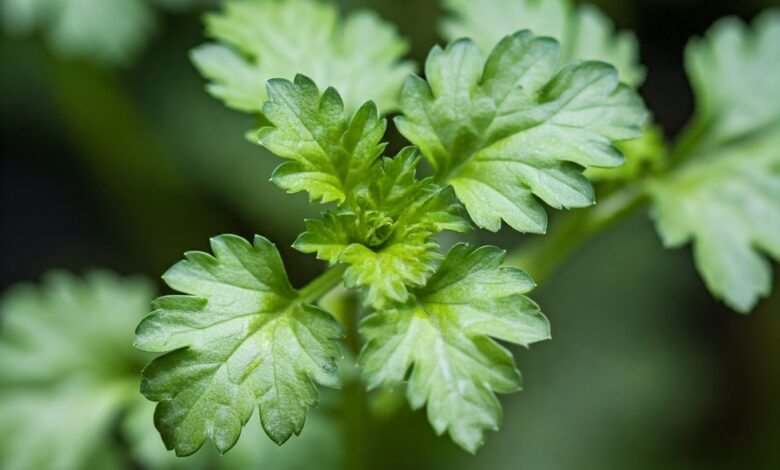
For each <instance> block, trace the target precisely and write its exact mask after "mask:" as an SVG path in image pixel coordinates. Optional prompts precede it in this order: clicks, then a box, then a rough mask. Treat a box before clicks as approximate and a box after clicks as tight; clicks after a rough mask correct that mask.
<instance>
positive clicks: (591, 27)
mask: <svg viewBox="0 0 780 470" xmlns="http://www.w3.org/2000/svg"><path fill="white" fill-rule="evenodd" d="M445 7H446V8H447V10H448V11H449V13H450V17H449V18H447V19H445V20H444V21H443V23H442V27H441V29H442V31H443V33H444V35H445V36H446V37H447V38H448V39H449V40H455V39H458V38H462V37H468V38H471V39H472V40H473V41H474V42H476V43H477V45H479V46H480V48H481V49H482V51H483V52H485V53H487V52H489V51H490V50H491V49H493V47H494V46H495V45H496V44H498V42H499V41H500V40H501V39H502V38H503V37H504V36H507V35H509V34H512V33H514V32H515V31H519V30H521V29H530V30H531V31H532V32H533V33H534V34H536V35H537V36H551V37H553V38H555V39H557V40H558V41H559V42H560V43H561V60H562V62H563V63H567V62H571V61H573V60H575V59H582V60H599V61H603V62H608V63H610V64H612V65H614V66H615V68H616V69H617V70H618V72H619V74H620V80H621V81H623V82H625V83H627V84H629V85H631V86H639V85H640V84H641V83H642V80H643V79H644V76H645V72H644V68H643V67H642V66H641V65H640V63H639V45H638V43H637V40H636V37H635V36H634V34H633V33H632V32H630V31H619V32H618V31H615V26H614V25H613V24H612V22H611V21H610V19H609V18H608V17H607V16H606V15H604V14H603V13H602V12H601V11H600V10H599V9H598V8H596V7H594V6H592V5H581V6H579V7H576V8H575V7H574V5H573V2H571V1H570V0H446V1H445Z"/></svg>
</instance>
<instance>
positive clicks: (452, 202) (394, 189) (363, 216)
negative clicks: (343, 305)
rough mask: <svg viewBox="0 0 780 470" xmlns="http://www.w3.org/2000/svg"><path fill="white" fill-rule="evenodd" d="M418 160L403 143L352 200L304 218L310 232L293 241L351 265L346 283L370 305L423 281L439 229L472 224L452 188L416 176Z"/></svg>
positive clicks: (401, 298) (403, 295) (402, 295)
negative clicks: (359, 291)
mask: <svg viewBox="0 0 780 470" xmlns="http://www.w3.org/2000/svg"><path fill="white" fill-rule="evenodd" d="M419 160H420V157H419V154H418V153H417V152H416V149H414V148H412V147H408V148H405V149H403V150H402V151H401V152H400V153H399V155H397V156H396V157H395V158H392V159H390V158H384V159H382V160H381V161H378V162H377V163H376V164H375V165H374V167H373V168H372V170H373V171H372V176H371V177H370V178H369V179H368V181H370V185H369V187H368V188H367V189H365V190H364V191H363V194H362V195H361V196H358V197H356V200H355V205H353V206H351V207H348V208H344V209H342V210H340V211H338V212H334V211H326V212H325V213H324V214H323V219H322V220H307V221H306V229H307V231H306V232H305V233H303V234H301V236H300V237H299V238H298V239H297V240H296V242H295V244H294V245H293V246H294V247H295V248H296V249H298V250H300V251H302V252H304V253H315V252H316V253H317V257H318V258H319V259H323V260H327V261H329V262H330V263H332V264H336V263H347V264H349V265H350V266H349V267H348V268H347V270H346V271H345V273H344V281H345V284H346V285H347V286H348V287H361V288H364V302H365V303H366V304H367V305H371V306H373V307H375V308H383V307H384V306H385V305H387V304H388V303H390V302H405V301H406V300H407V298H408V296H409V292H408V287H421V286H423V285H424V284H425V281H426V279H427V278H428V277H429V276H430V274H432V273H433V271H434V270H435V269H436V266H437V264H438V262H439V260H440V259H441V256H440V255H439V253H438V244H437V243H436V241H435V240H434V238H433V237H434V235H435V234H436V233H438V232H441V231H443V230H452V231H457V232H463V231H466V230H468V229H469V228H470V227H469V224H468V221H467V220H466V219H465V217H464V214H463V211H462V206H461V205H460V204H459V203H458V201H457V199H456V198H455V194H454V193H453V191H452V189H451V188H450V187H446V188H442V187H441V186H439V185H437V184H436V183H434V182H433V181H432V180H431V179H430V178H427V179H424V180H422V181H417V179H416V178H415V169H416V167H417V164H418V162H419Z"/></svg>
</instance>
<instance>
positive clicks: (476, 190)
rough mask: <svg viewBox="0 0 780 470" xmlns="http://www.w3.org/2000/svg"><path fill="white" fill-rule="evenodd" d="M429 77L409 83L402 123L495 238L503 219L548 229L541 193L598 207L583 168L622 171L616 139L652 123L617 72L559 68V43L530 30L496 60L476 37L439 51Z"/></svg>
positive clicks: (526, 228) (511, 40) (579, 65)
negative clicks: (482, 50) (493, 233)
mask: <svg viewBox="0 0 780 470" xmlns="http://www.w3.org/2000/svg"><path fill="white" fill-rule="evenodd" d="M425 72H426V80H427V82H426V81H423V80H422V79H420V78H417V77H411V78H410V79H408V80H407V82H406V84H405V86H404V88H403V92H402V96H401V110H402V111H403V115H402V116H399V117H398V118H396V124H397V126H398V128H399V130H400V131H401V133H402V134H403V135H404V136H405V137H406V138H407V139H409V140H410V141H411V142H412V143H413V144H415V145H417V146H418V147H419V148H420V150H421V151H422V153H423V155H425V157H426V158H428V160H430V162H431V163H432V164H433V166H434V168H435V171H436V178H437V179H438V180H439V181H446V182H448V183H450V184H452V186H453V187H454V188H455V192H456V194H457V195H458V198H459V199H460V200H461V201H462V202H463V203H464V204H465V206H466V209H467V210H468V212H469V214H470V215H471V218H472V219H473V220H474V222H475V223H476V224H477V225H478V226H480V227H482V228H486V229H488V230H492V231H496V230H498V229H499V228H500V226H501V220H504V221H505V222H506V223H508V224H509V225H510V226H511V227H513V228H514V229H516V230H519V231H523V232H537V233H538V232H544V231H545V229H546V225H547V217H546V214H545V211H544V209H543V208H542V206H541V205H540V204H539V203H538V202H537V201H536V198H535V197H534V196H536V197H538V198H540V199H542V200H543V201H544V202H545V203H547V204H549V205H551V206H553V207H555V208H569V207H584V206H588V205H591V204H593V203H594V194H593V189H592V187H591V185H590V183H589V182H588V180H587V178H585V177H584V176H583V175H582V170H583V168H585V167H614V166H618V165H620V164H621V163H622V162H623V157H622V155H621V154H620V152H619V151H618V150H617V149H616V148H615V147H614V146H613V145H612V141H613V140H622V139H630V138H633V137H637V136H638V135H639V134H640V128H641V126H642V125H643V124H644V121H645V119H646V112H645V109H644V106H643V104H642V101H641V99H640V98H639V97H638V96H637V95H636V93H635V92H634V91H633V90H632V89H630V88H629V87H627V86H625V85H621V84H620V83H618V79H617V73H616V72H615V69H614V68H613V67H612V66H610V65H608V64H605V63H601V62H580V61H576V62H573V63H571V64H568V65H565V66H564V67H563V68H560V65H559V48H558V43H557V42H556V41H555V40H553V39H550V38H535V37H534V36H533V35H532V34H531V33H530V32H529V31H521V32H518V33H516V34H513V35H512V36H508V37H506V38H504V39H503V40H502V41H501V42H500V43H499V44H498V45H497V46H496V47H495V49H494V50H493V52H492V53H491V54H490V56H489V57H488V58H487V59H485V58H484V57H483V55H482V53H481V52H480V50H479V48H478V47H477V45H476V44H474V43H473V42H472V41H470V40H467V39H463V40H458V41H456V42H454V43H452V44H450V45H449V46H447V48H446V49H441V48H438V47H436V48H434V49H433V50H432V51H431V54H430V55H429V57H428V60H427V62H426V68H425Z"/></svg>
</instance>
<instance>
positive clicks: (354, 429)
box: [298, 264, 369, 470]
mask: <svg viewBox="0 0 780 470" xmlns="http://www.w3.org/2000/svg"><path fill="white" fill-rule="evenodd" d="M346 268H347V266H346V265H344V264H339V265H336V266H333V267H330V268H328V269H327V270H326V271H325V272H324V273H322V274H321V275H320V276H318V277H317V278H315V279H314V280H313V281H311V282H310V283H309V284H307V285H306V286H304V287H303V288H302V289H300V290H299V291H298V293H299V295H300V297H301V300H303V301H304V302H311V303H313V302H317V301H319V300H321V299H322V298H323V297H324V296H325V295H327V294H329V293H331V294H332V295H336V296H339V295H340V296H347V295H348V293H347V291H335V292H334V289H335V288H336V287H337V286H338V285H339V284H340V283H341V281H342V277H343V275H344V271H345V270H346ZM328 302H333V299H330V300H329V301H328ZM335 303H337V304H339V305H340V307H339V308H336V310H337V311H336V312H334V314H335V315H336V317H337V319H338V320H339V322H340V323H341V326H342V327H343V328H344V345H345V346H346V359H345V361H355V360H357V357H358V355H359V354H360V335H359V334H358V320H359V319H358V314H359V305H358V302H357V300H356V299H354V298H353V301H350V300H349V299H348V298H347V299H344V298H342V299H341V300H336V301H335ZM345 361H342V362H345ZM344 365H347V366H348V367H350V368H351V367H353V366H351V365H348V364H344ZM367 410H368V404H367V395H366V387H365V384H364V383H363V381H362V380H361V379H360V375H359V374H357V373H356V371H352V372H347V373H345V374H342V387H341V390H340V405H339V419H340V420H341V425H342V432H343V433H344V465H343V467H344V468H345V469H347V470H359V469H362V468H366V466H365V461H366V436H367V434H366V432H367V429H368V428H369V423H368V411H367Z"/></svg>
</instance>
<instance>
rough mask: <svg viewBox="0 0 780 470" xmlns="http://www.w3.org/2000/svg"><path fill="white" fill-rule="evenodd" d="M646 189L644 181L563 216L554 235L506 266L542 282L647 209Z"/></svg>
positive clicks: (524, 248)
mask: <svg viewBox="0 0 780 470" xmlns="http://www.w3.org/2000/svg"><path fill="white" fill-rule="evenodd" d="M642 186H643V182H642V181H638V182H635V183H633V184H629V185H627V186H625V187H624V188H623V189H621V190H620V191H617V192H615V193H613V194H612V195H610V196H609V197H607V198H606V199H604V200H603V201H601V202H600V203H599V205H597V206H594V207H592V208H590V209H587V210H579V211H572V212H569V213H567V214H565V215H563V216H561V218H560V220H559V222H558V223H557V224H555V226H554V227H553V230H551V233H552V234H551V235H549V236H545V237H541V238H537V239H535V240H533V241H531V242H529V243H527V244H525V245H523V246H521V247H519V248H517V249H515V250H513V251H512V252H510V253H509V256H508V257H507V261H506V263H507V264H508V265H510V266H516V267H519V268H522V269H523V270H525V271H526V272H528V273H529V274H530V275H531V277H533V279H534V280H535V281H536V282H542V281H543V280H544V279H546V278H547V277H548V276H549V275H550V274H552V273H553V272H555V270H556V269H557V268H558V267H559V266H560V265H561V264H562V263H563V262H564V261H566V259H567V258H569V256H570V255H571V254H572V253H573V252H574V251H576V250H577V249H578V248H579V247H580V246H582V245H583V244H584V243H585V242H587V241H588V240H590V239H591V238H593V237H594V236H595V235H596V234H598V233H600V232H601V231H602V230H604V229H606V228H607V227H609V226H611V225H613V224H614V223H616V222H617V221H619V220H621V219H623V218H625V217H626V216H628V215H630V214H632V213H634V212H635V211H636V210H638V209H639V208H641V207H643V206H644V203H645V202H646V200H645V198H644V192H643V190H642V189H643V188H642Z"/></svg>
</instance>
